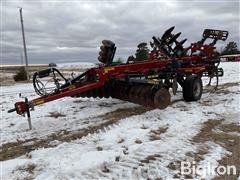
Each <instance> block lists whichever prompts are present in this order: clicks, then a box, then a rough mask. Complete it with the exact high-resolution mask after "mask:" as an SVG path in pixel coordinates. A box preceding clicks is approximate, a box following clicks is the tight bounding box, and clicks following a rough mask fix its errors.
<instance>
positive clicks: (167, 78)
mask: <svg viewBox="0 0 240 180" xmlns="http://www.w3.org/2000/svg"><path fill="white" fill-rule="evenodd" d="M173 29H174V27H171V28H170V29H168V30H167V31H165V32H164V34H163V35H162V37H161V38H156V37H155V36H154V37H152V39H153V41H152V42H150V45H151V48H152V50H151V51H150V52H148V51H147V52H148V53H147V54H145V58H139V56H137V53H136V57H133V56H130V57H129V58H128V61H127V63H116V62H113V58H114V55H115V51H116V46H115V44H114V43H113V42H112V41H109V40H103V41H102V46H101V47H100V50H101V51H100V52H99V57H98V60H99V61H100V62H101V64H100V65H99V66H98V67H96V68H92V69H89V70H87V71H86V72H84V73H82V74H80V75H79V76H77V77H72V78H71V79H66V78H65V77H64V76H63V75H62V74H61V72H59V70H57V69H56V68H49V69H46V70H42V71H38V72H35V73H34V75H33V86H34V89H35V91H36V93H37V94H38V95H40V97H39V98H37V99H33V100H31V101H28V99H27V98H25V101H24V102H23V101H22V102H17V103H15V108H14V109H11V110H9V111H8V112H13V111H16V112H17V113H18V114H20V115H24V114H25V113H27V116H28V120H29V126H30V129H31V121H30V109H31V110H33V108H34V107H35V106H38V105H40V104H44V103H47V102H50V101H53V100H57V99H60V98H63V97H65V96H71V97H94V98H96V97H99V98H103V97H104V98H109V97H112V98H117V99H121V100H124V101H130V102H133V103H137V104H141V105H144V106H150V107H154V108H159V109H164V108H166V107H167V106H168V105H169V104H170V101H171V100H170V93H169V89H170V88H172V91H173V94H175V93H176V92H177V87H178V84H179V85H180V86H181V87H182V89H183V98H184V100H186V101H197V100H199V99H200V98H201V95H202V89H203V87H202V80H201V77H203V76H207V77H209V78H210V81H209V85H210V82H211V79H212V78H213V77H216V78H217V84H216V87H217V85H218V77H220V76H223V69H222V68H219V67H218V65H219V63H220V59H219V57H218V54H217V53H216V48H215V47H214V46H215V44H216V42H217V41H218V40H223V41H225V40H226V39H227V37H228V32H227V31H220V30H213V29H205V30H204V32H203V37H202V39H201V40H200V41H198V42H195V43H192V44H191V45H190V46H189V47H186V48H184V47H183V44H184V43H185V42H186V39H184V40H182V41H178V40H177V38H178V37H179V36H180V34H181V33H177V34H173V33H172V32H173ZM207 39H213V40H212V42H211V43H209V44H205V41H206V40H207ZM146 45H147V44H146V43H140V44H139V45H138V48H139V49H138V50H137V52H138V53H139V52H146V51H144V48H147V47H146ZM145 50H146V49H145ZM46 79H47V80H48V81H49V79H51V80H52V83H51V86H50V87H49V86H47V85H46V84H47V83H46ZM48 81H47V82H48Z"/></svg>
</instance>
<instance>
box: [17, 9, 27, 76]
mask: <svg viewBox="0 0 240 180" xmlns="http://www.w3.org/2000/svg"><path fill="white" fill-rule="evenodd" d="M19 12H20V21H21V27H22V38H23V49H24V57H25V63H26V67H25V70H26V73H27V80H29V73H28V58H27V48H26V42H25V34H24V26H23V17H22V8H20V9H19Z"/></svg>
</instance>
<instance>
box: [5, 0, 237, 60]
mask: <svg viewBox="0 0 240 180" xmlns="http://www.w3.org/2000/svg"><path fill="white" fill-rule="evenodd" d="M1 2H2V4H1V5H2V6H1V35H2V38H1V44H2V63H4V64H12V63H20V62H21V53H22V35H21V26H20V20H19V11H18V7H22V8H23V18H24V26H25V34H26V43H27V50H28V57H29V63H49V62H56V63H59V62H87V61H89V62H97V56H98V51H99V49H98V47H99V46H100V44H101V41H102V40H103V39H110V40H112V41H114V42H115V43H116V45H117V47H118V49H117V52H116V56H117V57H122V58H127V57H128V56H129V55H131V54H134V52H135V50H136V46H137V44H138V43H139V42H149V41H150V40H151V38H152V36H153V35H155V36H161V35H162V33H163V32H164V31H165V30H166V29H167V28H169V27H171V26H175V30H174V32H175V33H177V32H180V31H181V32H182V35H181V36H180V38H179V39H184V38H187V39H188V41H187V43H186V45H187V44H189V43H191V42H194V41H197V40H200V39H201V36H202V32H203V30H204V29H205V28H213V29H220V30H228V31H229V38H228V40H227V41H226V42H219V43H218V48H223V47H224V46H225V45H226V44H227V42H229V41H236V42H237V43H238V46H239V44H240V43H239V14H240V13H239V0H236V1H231V0H225V1H224V0H209V1H206V0H204V1H191V0H185V1H180V0H179V1H147V0H145V1H63V0H61V1H60V0H55V1H30V0H28V1H11V0H8V1H6V0H2V1H1Z"/></svg>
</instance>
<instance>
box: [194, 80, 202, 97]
mask: <svg viewBox="0 0 240 180" xmlns="http://www.w3.org/2000/svg"><path fill="white" fill-rule="evenodd" d="M200 94H201V84H200V83H198V82H197V83H194V85H193V95H194V97H198V96H200Z"/></svg>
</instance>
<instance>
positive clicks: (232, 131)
mask: <svg viewBox="0 0 240 180" xmlns="http://www.w3.org/2000/svg"><path fill="white" fill-rule="evenodd" d="M239 133H240V126H239V125H238V124H237V123H229V124H225V123H224V119H221V120H209V121H207V122H205V123H204V125H203V127H202V129H201V130H200V132H199V133H198V134H197V135H196V136H195V137H194V138H193V142H195V143H204V142H207V141H212V142H214V143H216V144H218V145H220V146H222V147H223V148H225V149H227V150H228V151H229V152H231V155H227V156H225V157H224V158H223V159H221V160H220V161H218V162H219V165H223V166H227V165H235V166H236V169H237V175H236V176H234V175H230V176H229V175H223V176H218V177H216V178H215V179H237V177H238V176H239V173H240V172H239V169H240V159H239V157H240V152H239V149H240V137H239V135H240V134H239ZM207 153H208V148H207V147H205V148H204V147H202V148H200V149H199V151H198V152H196V153H194V154H192V157H193V158H194V161H196V162H199V161H201V160H203V156H204V155H206V154H207ZM188 155H189V154H188Z"/></svg>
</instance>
